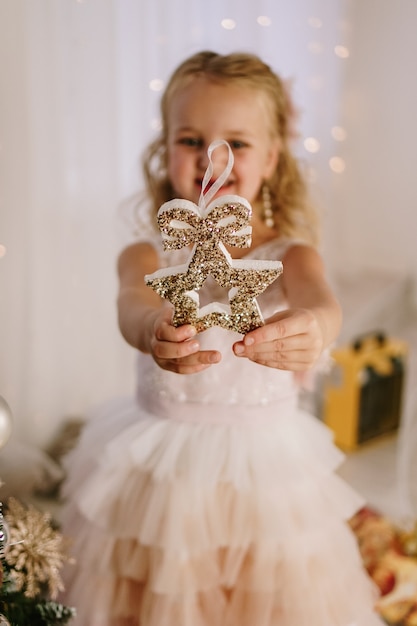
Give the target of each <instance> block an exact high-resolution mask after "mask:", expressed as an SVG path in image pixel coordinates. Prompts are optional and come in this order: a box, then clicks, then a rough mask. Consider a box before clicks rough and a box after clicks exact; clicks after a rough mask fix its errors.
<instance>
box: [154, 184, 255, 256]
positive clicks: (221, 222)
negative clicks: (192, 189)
mask: <svg viewBox="0 0 417 626" xmlns="http://www.w3.org/2000/svg"><path fill="white" fill-rule="evenodd" d="M231 198H232V202H231V203H229V204H227V203H224V198H222V200H223V204H221V205H216V204H215V205H214V206H213V205H211V206H210V210H209V212H208V214H207V216H206V217H201V215H200V213H199V211H198V207H197V206H196V205H195V204H194V203H193V202H189V201H188V200H182V201H180V200H177V201H174V202H175V206H174V207H173V206H172V202H167V203H166V204H163V205H162V207H161V209H160V211H159V212H158V224H159V228H160V230H161V232H162V237H163V241H164V248H165V250H173V249H174V250H179V249H180V248H184V247H185V246H189V245H190V244H192V243H197V242H200V243H204V242H206V241H210V240H215V241H217V242H219V241H222V242H223V243H224V244H227V245H229V246H237V247H240V248H248V247H249V246H250V243H251V228H250V226H249V220H250V217H251V212H252V211H251V207H250V205H249V204H247V203H246V201H245V200H244V198H239V197H238V196H231ZM236 200H239V202H236ZM243 202H244V204H243ZM177 203H178V204H177Z"/></svg>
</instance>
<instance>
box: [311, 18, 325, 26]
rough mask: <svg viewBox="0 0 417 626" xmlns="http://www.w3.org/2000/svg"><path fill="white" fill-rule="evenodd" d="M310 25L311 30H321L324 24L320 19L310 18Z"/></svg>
mask: <svg viewBox="0 0 417 626" xmlns="http://www.w3.org/2000/svg"><path fill="white" fill-rule="evenodd" d="M308 23H309V25H310V26H311V28H321V27H322V26H323V22H322V21H321V19H320V18H319V17H309V18H308Z"/></svg>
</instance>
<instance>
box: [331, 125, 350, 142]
mask: <svg viewBox="0 0 417 626" xmlns="http://www.w3.org/2000/svg"><path fill="white" fill-rule="evenodd" d="M332 137H333V139H336V141H344V140H345V139H346V137H347V132H346V131H345V129H344V128H342V126H333V128H332Z"/></svg>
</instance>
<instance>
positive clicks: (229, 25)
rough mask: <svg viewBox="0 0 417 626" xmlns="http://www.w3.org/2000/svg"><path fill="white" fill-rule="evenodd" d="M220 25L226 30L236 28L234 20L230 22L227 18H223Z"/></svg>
mask: <svg viewBox="0 0 417 626" xmlns="http://www.w3.org/2000/svg"><path fill="white" fill-rule="evenodd" d="M221 25H222V26H223V28H225V29H226V30H233V29H234V28H236V22H235V20H232V19H230V18H228V17H225V18H224V20H222V21H221Z"/></svg>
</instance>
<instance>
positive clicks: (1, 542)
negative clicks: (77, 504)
mask: <svg viewBox="0 0 417 626" xmlns="http://www.w3.org/2000/svg"><path fill="white" fill-rule="evenodd" d="M11 425H12V415H11V411H10V408H9V406H8V405H7V403H6V401H5V400H4V399H3V398H2V397H1V396H0V448H1V447H3V446H4V444H5V443H6V442H7V440H8V438H9V436H10V432H11ZM0 487H1V480H0ZM0 494H1V491H0ZM66 548H67V546H66V542H65V539H64V537H63V536H62V535H61V534H60V533H59V531H58V530H57V529H56V528H55V527H54V525H53V523H52V520H51V516H50V514H49V513H43V512H40V511H38V510H37V509H35V508H34V507H32V506H29V507H25V506H23V505H22V504H21V503H20V502H19V501H18V500H16V499H15V498H9V499H8V501H7V503H6V506H5V508H4V512H3V510H2V504H1V503H0V626H64V625H65V624H68V623H69V622H70V620H71V619H72V618H73V617H74V616H75V609H73V608H69V607H66V606H64V605H62V604H59V603H57V602H55V599H56V597H57V595H58V593H59V591H61V590H62V589H63V584H62V580H61V576H60V570H61V569H62V566H63V565H64V564H65V562H66V561H68V560H69V558H68V556H67V549H66Z"/></svg>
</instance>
